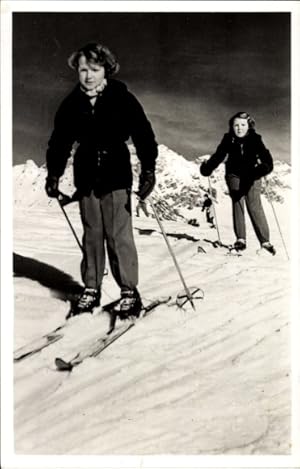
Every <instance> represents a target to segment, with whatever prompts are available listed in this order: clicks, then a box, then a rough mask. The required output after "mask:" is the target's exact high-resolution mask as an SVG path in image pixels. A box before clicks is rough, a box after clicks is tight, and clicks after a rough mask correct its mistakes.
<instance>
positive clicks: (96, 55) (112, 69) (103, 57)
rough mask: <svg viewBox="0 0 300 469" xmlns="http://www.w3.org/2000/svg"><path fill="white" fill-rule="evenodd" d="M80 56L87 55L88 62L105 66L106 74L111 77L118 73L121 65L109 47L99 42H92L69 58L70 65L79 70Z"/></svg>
mask: <svg viewBox="0 0 300 469" xmlns="http://www.w3.org/2000/svg"><path fill="white" fill-rule="evenodd" d="M80 57H85V58H86V60H87V62H89V63H93V64H98V65H102V66H103V67H104V68H105V76H106V77H110V76H112V75H115V74H116V73H118V71H119V69H120V65H119V63H118V62H117V60H116V58H115V56H114V55H113V54H112V53H111V51H110V50H109V49H108V47H106V46H104V45H103V44H100V43H97V42H91V43H89V44H87V45H86V46H84V47H82V48H81V49H78V50H77V51H75V52H73V53H72V54H71V55H70V57H69V58H68V65H69V67H71V68H72V69H73V70H78V64H79V59H80Z"/></svg>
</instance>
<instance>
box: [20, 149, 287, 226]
mask: <svg viewBox="0 0 300 469" xmlns="http://www.w3.org/2000/svg"><path fill="white" fill-rule="evenodd" d="M130 152H131V155H132V167H133V173H134V188H137V184H138V174H139V162H138V159H137V156H136V154H135V149H134V147H133V146H132V145H131V146H130ZM208 156H209V155H205V156H201V157H198V158H197V159H196V160H195V161H187V160H186V159H185V158H184V157H183V156H181V155H179V154H177V153H176V152H174V151H173V150H171V149H169V148H167V147H166V146H165V145H159V156H158V160H157V172H156V175H157V184H156V187H155V190H154V192H153V194H152V197H153V199H154V201H155V202H156V203H158V202H160V203H163V206H164V210H163V211H162V212H165V213H164V215H165V217H167V218H170V219H174V220H175V219H177V218H178V216H179V214H180V213H181V211H182V213H186V211H187V210H189V209H190V210H191V209H192V208H194V207H197V206H200V205H201V201H202V198H203V194H204V192H206V191H207V190H208V179H207V178H205V177H203V176H201V175H200V173H199V165H200V163H201V161H202V160H203V159H205V158H208ZM290 176H291V167H290V165H289V164H287V163H283V162H279V161H276V162H275V164H274V171H273V173H272V174H271V175H270V176H268V193H269V196H270V197H271V199H272V200H276V201H277V202H283V200H284V196H285V191H286V190H288V189H290V188H291V184H290ZM45 177H46V167H45V165H43V166H41V167H38V166H37V165H36V164H35V163H34V162H33V161H32V160H27V162H26V163H25V164H21V165H17V166H14V168H13V179H14V182H13V185H14V204H15V205H16V206H22V207H23V206H24V207H28V208H29V207H34V206H37V207H45V206H47V205H51V204H55V203H56V202H55V201H54V200H52V199H49V198H48V197H47V196H46V194H45V191H44V185H45ZM210 180H211V184H212V186H213V188H214V189H216V192H217V199H218V200H219V199H222V198H223V197H227V195H228V192H227V188H226V184H225V181H224V165H220V166H219V168H218V169H217V170H216V171H215V172H214V173H213V175H212V176H211V178H210ZM60 189H61V190H62V191H63V192H65V193H66V194H69V195H70V194H72V193H73V191H74V186H73V170H72V159H71V158H70V160H69V162H68V166H67V169H66V171H65V174H64V176H63V177H62V178H61V181H60ZM262 192H263V193H266V187H265V184H263V189H262Z"/></svg>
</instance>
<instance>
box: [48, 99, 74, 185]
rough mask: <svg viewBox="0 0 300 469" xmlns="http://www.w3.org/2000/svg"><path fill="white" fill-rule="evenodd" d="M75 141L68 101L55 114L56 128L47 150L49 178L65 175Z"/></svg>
mask: <svg viewBox="0 0 300 469" xmlns="http://www.w3.org/2000/svg"><path fill="white" fill-rule="evenodd" d="M74 142H75V136H74V126H73V124H72V112H70V110H69V109H68V106H67V104H66V102H63V103H62V104H61V106H60V107H59V109H58V111H57V113H56V115H55V119H54V130H53V132H52V134H51V137H50V139H49V142H48V148H47V152H46V165H47V170H48V178H56V179H57V180H58V179H59V178H60V176H62V175H63V173H64V170H65V167H66V164H67V160H68V158H69V157H70V154H71V150H72V145H73V143H74Z"/></svg>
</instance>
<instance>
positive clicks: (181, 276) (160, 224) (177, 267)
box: [149, 197, 195, 310]
mask: <svg viewBox="0 0 300 469" xmlns="http://www.w3.org/2000/svg"><path fill="white" fill-rule="evenodd" d="M149 201H150V205H151V207H152V210H153V213H154V216H155V218H156V221H157V223H158V225H159V227H160V229H161V232H162V235H163V237H164V239H165V242H166V244H167V246H168V249H169V252H170V254H171V257H172V259H173V262H174V264H175V267H176V269H177V272H178V274H179V277H180V280H181V282H182V285H183V287H184V290H185V293H186V296H187V298H188V300H189V302H190V303H191V305H192V307H193V309H194V310H195V305H194V302H193V299H192V295H191V293H190V291H189V289H188V287H187V285H186V283H185V280H184V278H183V275H182V273H181V270H180V268H179V265H178V263H177V260H176V257H175V254H174V252H173V250H172V248H171V245H170V243H169V240H168V237H167V234H166V232H165V230H164V227H163V224H162V222H161V221H160V219H159V216H158V214H157V211H156V208H155V206H154V203H153V201H152V199H151V197H149Z"/></svg>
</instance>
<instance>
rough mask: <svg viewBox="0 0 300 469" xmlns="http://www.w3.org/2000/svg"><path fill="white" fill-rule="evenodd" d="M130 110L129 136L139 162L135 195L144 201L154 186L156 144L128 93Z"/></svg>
mask: <svg viewBox="0 0 300 469" xmlns="http://www.w3.org/2000/svg"><path fill="white" fill-rule="evenodd" d="M128 100H129V109H130V135H131V138H132V142H133V144H134V146H135V149H136V154H137V156H138V158H139V160H140V162H141V173H140V180H139V188H138V192H137V195H138V196H139V197H140V199H142V200H144V199H145V198H146V197H147V196H148V195H149V194H150V193H151V192H152V190H153V188H154V186H155V164H156V158H157V154H158V150H157V143H156V140H155V136H154V132H153V130H152V127H151V124H150V122H149V121H148V119H147V117H146V114H145V113H144V110H143V108H142V106H141V104H140V103H139V102H138V100H137V99H136V98H135V97H134V96H133V95H132V94H131V93H128Z"/></svg>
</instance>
